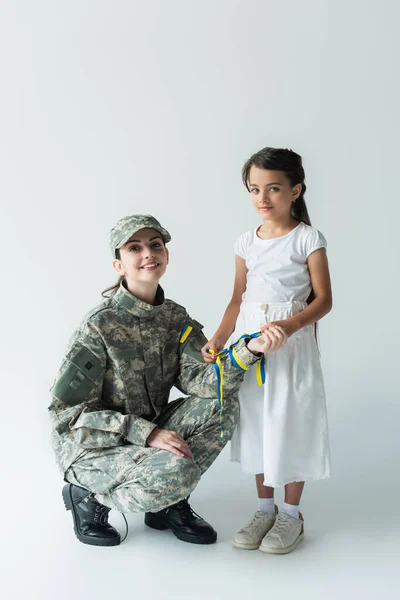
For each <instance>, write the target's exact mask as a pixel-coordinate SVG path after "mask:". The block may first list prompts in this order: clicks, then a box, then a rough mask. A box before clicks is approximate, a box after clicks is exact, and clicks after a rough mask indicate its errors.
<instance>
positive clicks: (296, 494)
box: [282, 481, 304, 519]
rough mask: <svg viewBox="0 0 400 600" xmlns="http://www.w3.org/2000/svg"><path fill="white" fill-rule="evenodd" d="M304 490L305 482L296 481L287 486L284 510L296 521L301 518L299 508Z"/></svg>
mask: <svg viewBox="0 0 400 600" xmlns="http://www.w3.org/2000/svg"><path fill="white" fill-rule="evenodd" d="M303 489H304V481H294V482H293V483H288V484H286V485H285V503H284V505H283V509H282V510H283V511H284V512H287V513H289V515H291V516H292V517H295V518H296V519H298V518H299V507H300V500H301V495H302V493H303Z"/></svg>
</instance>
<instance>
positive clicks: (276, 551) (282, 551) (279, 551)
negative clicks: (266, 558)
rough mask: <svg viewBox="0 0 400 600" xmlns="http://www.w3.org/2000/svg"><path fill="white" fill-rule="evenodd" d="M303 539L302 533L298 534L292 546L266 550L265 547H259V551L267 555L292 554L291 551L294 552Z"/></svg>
mask: <svg viewBox="0 0 400 600" xmlns="http://www.w3.org/2000/svg"><path fill="white" fill-rule="evenodd" d="M303 539H304V533H300V535H299V536H298V537H297V538H296V539H295V541H294V542H293V544H291V546H287V548H266V547H265V546H260V547H259V550H260V551H261V552H267V553H268V554H289V552H292V550H294V549H295V548H296V546H298V545H299V544H300V542H301V541H302V540H303Z"/></svg>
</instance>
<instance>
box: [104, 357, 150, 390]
mask: <svg viewBox="0 0 400 600" xmlns="http://www.w3.org/2000/svg"><path fill="white" fill-rule="evenodd" d="M108 354H109V357H110V359H111V361H112V362H113V364H114V368H115V371H116V373H117V374H118V375H117V376H119V377H120V378H121V383H123V384H124V387H125V388H126V389H127V392H128V393H130V391H131V389H132V386H133V387H136V386H137V385H139V386H140V385H141V384H142V382H143V381H144V370H145V364H144V358H143V354H142V352H141V351H140V349H138V348H125V349H124V350H109V352H108Z"/></svg>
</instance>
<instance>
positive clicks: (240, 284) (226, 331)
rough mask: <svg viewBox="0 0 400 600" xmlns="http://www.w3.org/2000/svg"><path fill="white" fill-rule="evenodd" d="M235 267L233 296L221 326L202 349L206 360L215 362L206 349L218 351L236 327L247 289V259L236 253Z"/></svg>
mask: <svg viewBox="0 0 400 600" xmlns="http://www.w3.org/2000/svg"><path fill="white" fill-rule="evenodd" d="M235 267H236V269H235V283H234V286H233V294H232V298H231V300H230V302H229V304H228V306H227V308H226V310H225V313H224V316H223V317H222V321H221V323H220V326H219V327H218V329H217V331H216V332H215V333H214V335H213V336H212V338H211V339H210V340H208V342H207V344H205V346H203V348H202V350H201V353H202V355H203V358H204V360H205V361H206V362H215V358H213V357H212V356H211V355H210V354H208V353H207V351H206V349H207V348H211V349H212V350H215V351H216V352H219V351H220V350H222V348H223V347H224V346H225V344H226V341H227V339H228V338H229V336H230V335H231V333H232V332H233V331H234V329H235V324H236V319H237V317H238V314H239V310H240V304H241V302H242V296H243V294H244V292H245V290H246V277H247V267H246V262H245V260H244V259H243V258H241V257H240V256H237V255H235Z"/></svg>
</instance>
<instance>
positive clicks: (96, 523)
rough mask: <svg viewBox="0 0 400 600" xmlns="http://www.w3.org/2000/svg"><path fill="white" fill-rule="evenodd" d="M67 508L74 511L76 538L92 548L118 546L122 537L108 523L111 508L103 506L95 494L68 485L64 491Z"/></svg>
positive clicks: (70, 484)
mask: <svg viewBox="0 0 400 600" xmlns="http://www.w3.org/2000/svg"><path fill="white" fill-rule="evenodd" d="M62 495H63V499H64V504H65V508H66V509H67V510H70V511H72V517H73V519H74V531H75V534H76V537H77V538H78V540H79V541H80V542H83V543H84V544H90V545H91V546H118V545H119V544H120V543H121V536H120V535H119V533H118V531H117V530H116V529H115V528H114V527H112V526H111V525H110V524H109V523H108V513H109V512H110V510H111V509H110V508H107V506H103V505H102V504H100V502H97V500H96V499H95V497H94V494H93V493H91V492H89V490H85V489H84V488H81V487H78V486H77V485H73V484H72V483H68V484H67V485H65V486H64V487H63V491H62Z"/></svg>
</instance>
